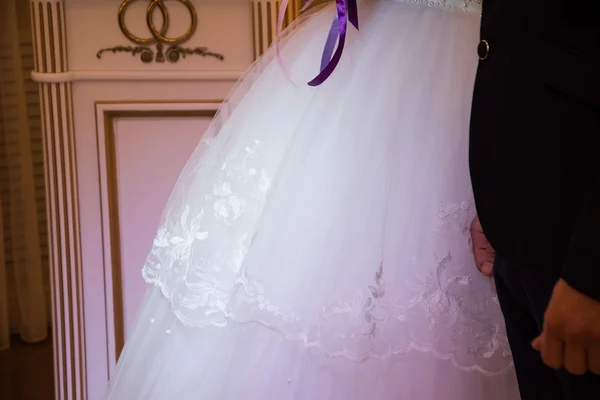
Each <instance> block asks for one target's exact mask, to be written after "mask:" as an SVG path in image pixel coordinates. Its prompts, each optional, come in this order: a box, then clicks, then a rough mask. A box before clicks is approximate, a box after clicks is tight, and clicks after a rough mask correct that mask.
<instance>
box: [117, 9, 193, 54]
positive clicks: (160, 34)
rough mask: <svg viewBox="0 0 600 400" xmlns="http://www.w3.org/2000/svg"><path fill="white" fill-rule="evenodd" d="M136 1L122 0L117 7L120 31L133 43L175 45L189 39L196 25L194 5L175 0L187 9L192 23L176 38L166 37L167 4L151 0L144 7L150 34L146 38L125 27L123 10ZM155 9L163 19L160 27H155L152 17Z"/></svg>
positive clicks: (167, 25) (167, 21)
mask: <svg viewBox="0 0 600 400" xmlns="http://www.w3.org/2000/svg"><path fill="white" fill-rule="evenodd" d="M136 1H137V0H124V1H123V3H122V4H121V7H119V27H120V28H121V32H123V34H124V35H125V37H127V39H129V40H131V41H132V42H134V43H137V44H140V45H149V44H153V43H165V44H170V45H176V44H180V43H183V42H186V41H187V40H188V39H190V38H191V37H192V35H193V34H194V32H195V31H196V28H197V27H198V14H197V13H196V9H195V8H194V5H193V4H192V3H191V2H190V1H189V0H177V2H179V3H182V4H183V5H184V6H185V7H186V8H187V9H188V11H189V13H190V16H191V18H192V23H191V25H190V27H189V28H188V30H187V31H186V32H185V33H184V34H183V35H181V36H179V37H176V38H169V37H167V32H168V30H169V11H168V9H167V6H166V5H165V3H164V1H163V0H151V1H150V4H149V5H148V8H147V9H146V25H147V26H148V29H149V30H150V34H151V35H152V36H151V37H149V38H146V39H144V38H140V37H138V36H135V35H134V34H133V33H131V31H130V30H129V29H128V28H127V24H126V23H125V12H126V11H127V8H128V7H129V6H130V5H131V4H132V3H134V2H136ZM157 9H158V10H159V12H160V14H161V16H162V20H163V23H162V27H161V28H160V29H158V28H157V27H156V25H155V23H154V18H153V17H154V13H155V11H156V10H157Z"/></svg>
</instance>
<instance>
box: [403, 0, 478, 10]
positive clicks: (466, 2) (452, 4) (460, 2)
mask: <svg viewBox="0 0 600 400" xmlns="http://www.w3.org/2000/svg"><path fill="white" fill-rule="evenodd" d="M399 1H407V2H411V3H417V4H423V5H425V6H430V7H439V8H443V9H446V10H450V11H463V12H475V13H481V2H482V0H399Z"/></svg>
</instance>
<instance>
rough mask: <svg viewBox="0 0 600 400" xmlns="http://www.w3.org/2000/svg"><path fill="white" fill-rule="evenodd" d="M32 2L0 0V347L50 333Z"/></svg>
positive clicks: (33, 340)
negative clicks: (14, 338) (17, 339)
mask: <svg viewBox="0 0 600 400" xmlns="http://www.w3.org/2000/svg"><path fill="white" fill-rule="evenodd" d="M29 3H30V2H29V1H22V0H0V26H2V27H3V33H2V35H0V350H2V349H6V348H8V347H9V346H10V337H11V335H13V334H19V335H20V336H21V337H22V339H23V340H24V341H26V342H38V341H42V340H44V339H46V337H47V336H48V331H49V321H50V318H49V308H50V307H49V305H50V304H49V303H50V300H49V299H50V294H49V278H48V275H49V273H48V272H49V268H48V248H47V242H48V241H47V233H46V219H45V215H46V207H45V190H44V172H43V171H44V170H43V157H42V154H43V153H42V152H43V147H42V136H41V118H40V104H39V89H38V86H37V84H36V83H34V82H32V81H31V79H30V73H31V70H32V69H33V42H32V35H31V22H30V13H29Z"/></svg>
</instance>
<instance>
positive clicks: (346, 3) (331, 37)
mask: <svg viewBox="0 0 600 400" xmlns="http://www.w3.org/2000/svg"><path fill="white" fill-rule="evenodd" d="M313 1H314V0H308V1H306V0H305V4H304V7H303V8H302V10H301V11H304V10H306V9H307V8H308V7H309V6H310V5H311V4H312V3H313ZM356 1H357V0H336V1H335V3H336V8H337V12H336V15H335V18H334V20H333V23H332V24H331V28H330V29H329V34H328V35H327V41H326V42H325V48H324V49H323V56H322V57H321V72H320V73H319V75H317V77H315V78H314V79H313V80H312V81H310V82H308V85H309V86H319V85H321V84H322V83H323V82H325V81H326V80H327V78H329V76H330V75H331V74H332V73H333V71H334V70H335V68H336V67H337V65H338V63H339V62H340V59H341V58H342V52H343V51H344V45H345V44H346V32H347V29H348V21H350V23H351V24H352V25H354V27H355V28H356V29H357V30H358V5H357V3H356ZM288 3H289V0H282V3H281V7H280V10H279V17H278V23H277V38H276V40H275V46H276V48H277V53H276V57H277V60H278V62H279V65H280V66H281V69H282V70H283V73H284V75H285V76H286V77H288V79H289V80H290V81H292V82H294V80H293V79H292V75H291V73H290V71H289V69H288V68H287V66H286V65H285V63H284V62H283V58H282V57H281V54H280V51H279V39H280V36H281V29H282V27H283V21H284V18H285V12H286V9H287V6H288ZM336 42H337V43H338V47H337V49H336V51H335V53H334V52H333V49H334V48H335V43H336Z"/></svg>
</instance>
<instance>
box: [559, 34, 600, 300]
mask: <svg viewBox="0 0 600 400" xmlns="http://www.w3.org/2000/svg"><path fill="white" fill-rule="evenodd" d="M598 36H599V37H598V41H600V32H599V33H598ZM595 72H596V74H595V76H594V78H593V79H595V81H592V82H590V87H589V89H590V90H591V92H590V93H589V94H590V98H589V99H590V100H591V103H589V102H588V105H590V104H591V105H592V108H593V109H594V111H595V112H596V113H597V114H596V115H600V78H598V77H600V62H599V63H598V64H596V69H595ZM590 129H592V130H595V132H590V134H592V135H596V143H597V148H596V161H600V124H598V123H596V124H591V126H590ZM597 168H598V171H597V172H596V182H595V184H594V185H593V186H592V189H591V191H590V192H589V193H588V196H587V198H586V200H585V201H584V203H583V205H582V207H581V209H580V212H579V218H578V220H577V223H576V225H575V229H574V231H573V234H572V237H571V245H570V248H569V251H568V253H567V257H566V260H565V264H564V266H563V271H562V277H563V279H564V280H565V281H566V282H567V283H568V284H569V285H570V286H572V287H573V288H575V289H577V290H579V291H580V292H582V293H583V294H586V295H587V296H590V297H592V298H594V299H596V300H599V301H600V167H598V164H597Z"/></svg>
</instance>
